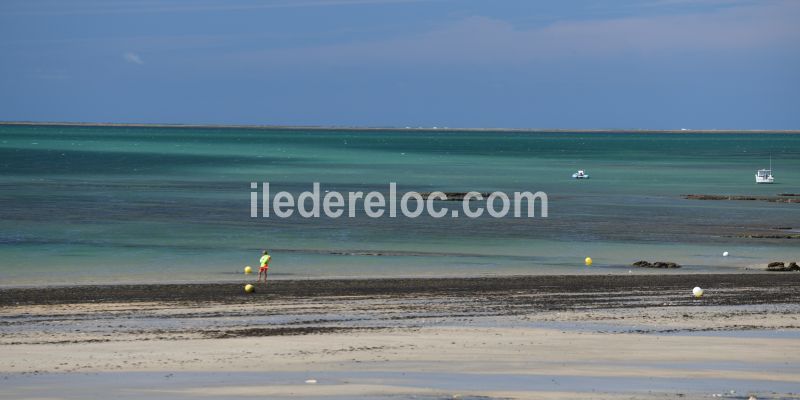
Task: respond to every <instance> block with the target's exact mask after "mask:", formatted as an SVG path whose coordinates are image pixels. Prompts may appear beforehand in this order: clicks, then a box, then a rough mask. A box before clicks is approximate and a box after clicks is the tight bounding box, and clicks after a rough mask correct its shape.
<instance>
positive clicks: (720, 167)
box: [0, 126, 800, 285]
mask: <svg viewBox="0 0 800 400" xmlns="http://www.w3.org/2000/svg"><path fill="white" fill-rule="evenodd" d="M770 155H771V156H772V159H773V166H774V170H775V175H776V178H777V181H778V183H777V184H775V185H756V184H755V183H754V178H753V174H754V172H755V170H756V169H758V168H763V167H766V166H767V164H768V163H769V158H770ZM579 168H583V169H586V170H587V172H588V173H589V174H590V175H591V176H592V178H591V179H589V180H584V181H576V180H573V179H570V174H571V173H572V172H574V171H575V170H576V169H579ZM0 170H2V175H0V205H1V206H2V207H0V284H2V285H31V284H41V283H52V284H56V283H57V284H64V283H67V284H69V283H93V282H94V283H108V282H118V281H124V282H163V281H225V280H241V279H243V277H242V275H241V274H240V273H239V272H240V271H241V269H242V268H243V267H244V266H245V265H254V266H255V264H256V263H257V259H258V256H259V252H260V250H261V249H263V248H269V249H270V250H271V251H272V253H273V257H274V258H273V263H272V267H273V268H272V269H271V270H270V273H271V276H272V277H274V278H312V277H327V276H331V277H332V276H349V277H353V276H356V277H374V276H412V275H413V276H419V275H494V274H500V275H504V274H544V273H547V274H558V273H591V272H599V273H628V270H629V268H628V267H627V265H629V264H630V263H631V262H633V261H636V260H639V259H647V260H651V261H656V260H669V261H674V262H678V263H680V264H684V265H685V267H684V269H683V270H682V272H708V271H719V270H725V269H728V270H730V269H734V270H735V268H743V267H746V266H749V265H755V264H763V263H766V262H767V261H769V260H776V259H782V260H788V259H797V258H800V251H798V249H800V246H798V243H800V242H797V240H790V239H773V240H769V239H767V240H756V239H740V238H735V237H730V236H736V235H738V234H742V233H747V232H752V231H761V230H769V229H770V228H774V227H778V226H784V227H785V226H789V227H793V228H795V229H797V228H798V227H800V205H798V204H776V203H766V202H755V201H697V200H684V199H682V198H681V195H682V194H688V193H709V194H748V195H764V196H771V195H775V194H777V193H786V192H788V193H798V192H800V174H798V171H800V135H786V134H656V133H642V134H612V133H609V134H605V133H591V134H588V133H536V134H530V133H518V132H420V131H413V132H408V131H370V132H364V131H348V130H329V131H318V130H279V129H222V128H207V129H205V128H140V127H136V128H126V127H74V126H71V127H58V126H0ZM251 181H258V182H261V181H269V182H270V183H271V186H272V191H273V193H275V192H277V191H279V190H287V191H290V192H293V193H299V192H301V191H304V190H310V189H311V184H312V183H313V182H320V183H321V184H322V189H323V190H326V189H328V190H338V191H355V190H363V191H370V190H378V191H382V192H386V191H388V184H389V182H397V184H398V190H399V191H400V192H404V191H407V190H419V191H432V190H442V191H469V190H475V191H480V192H487V191H493V190H502V191H506V192H514V191H525V190H529V191H538V190H542V191H545V192H546V193H547V194H548V196H549V218H546V219H544V218H511V217H506V218H501V219H494V218H490V217H488V216H485V217H482V218H478V219H468V218H442V219H434V218H430V217H420V218H416V219H408V218H404V217H399V218H388V217H383V218H379V219H371V218H367V217H366V216H364V215H363V212H361V213H360V214H359V217H357V218H338V219H329V218H324V217H323V218H318V219H302V218H298V217H296V216H293V217H292V218H288V219H280V218H274V217H272V218H250V217H249V211H250V208H249V201H250V186H249V184H250V182H251ZM447 206H448V207H453V206H454V207H458V206H460V203H452V205H451V204H450V203H448V204H447ZM776 232H777V233H785V232H786V231H776ZM723 251H729V252H730V253H731V256H730V257H727V258H723V257H721V253H722V252H723ZM375 253H380V254H382V255H375ZM585 256H591V257H592V258H593V259H594V261H595V264H594V265H595V266H594V267H592V268H591V269H589V268H586V267H584V266H583V265H582V260H583V258H584V257H585ZM632 273H652V272H650V271H632Z"/></svg>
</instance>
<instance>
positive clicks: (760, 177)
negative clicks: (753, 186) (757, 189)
mask: <svg viewBox="0 0 800 400" xmlns="http://www.w3.org/2000/svg"><path fill="white" fill-rule="evenodd" d="M773 182H775V178H774V177H773V176H772V157H770V158H769V169H760V170H758V171H756V183H773Z"/></svg>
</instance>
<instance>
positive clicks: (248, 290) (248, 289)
mask: <svg viewBox="0 0 800 400" xmlns="http://www.w3.org/2000/svg"><path fill="white" fill-rule="evenodd" d="M255 290H256V287H255V286H253V285H251V284H249V283H248V284H247V285H244V292H245V293H253V292H254V291H255Z"/></svg>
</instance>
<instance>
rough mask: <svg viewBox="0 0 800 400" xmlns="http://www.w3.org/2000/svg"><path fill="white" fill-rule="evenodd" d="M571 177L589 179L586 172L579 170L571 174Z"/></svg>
mask: <svg viewBox="0 0 800 400" xmlns="http://www.w3.org/2000/svg"><path fill="white" fill-rule="evenodd" d="M572 177H573V178H575V179H589V174H587V173H586V171H584V170H582V169H579V170H578V172H576V173H574V174H572Z"/></svg>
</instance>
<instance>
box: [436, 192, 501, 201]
mask: <svg viewBox="0 0 800 400" xmlns="http://www.w3.org/2000/svg"><path fill="white" fill-rule="evenodd" d="M432 193H433V192H423V193H420V196H422V199H423V200H427V199H428V197H430V196H431V194H432ZM443 193H444V195H445V196H446V197H447V198H446V199H445V200H443V201H463V200H464V198H465V197H467V194H468V193H469V192H443ZM480 195H481V196H482V198H483V200H486V198H488V197H489V196H490V195H491V193H481V194H480ZM470 200H472V201H474V200H478V199H476V198H475V197H470Z"/></svg>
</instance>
